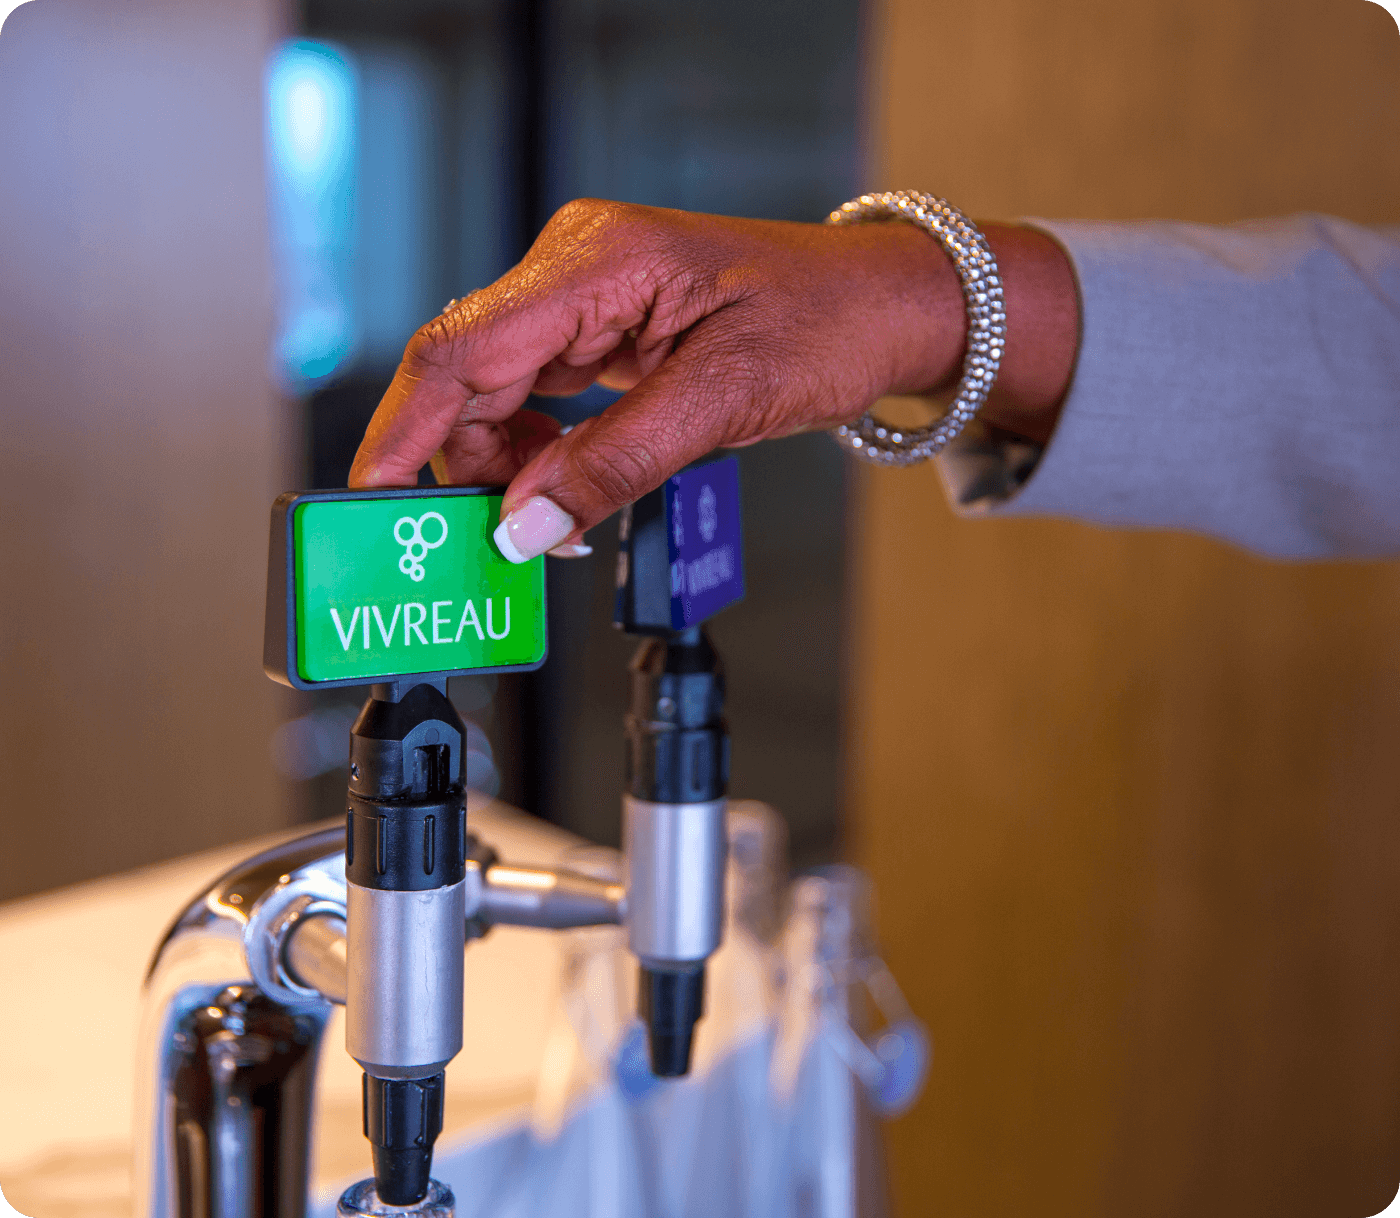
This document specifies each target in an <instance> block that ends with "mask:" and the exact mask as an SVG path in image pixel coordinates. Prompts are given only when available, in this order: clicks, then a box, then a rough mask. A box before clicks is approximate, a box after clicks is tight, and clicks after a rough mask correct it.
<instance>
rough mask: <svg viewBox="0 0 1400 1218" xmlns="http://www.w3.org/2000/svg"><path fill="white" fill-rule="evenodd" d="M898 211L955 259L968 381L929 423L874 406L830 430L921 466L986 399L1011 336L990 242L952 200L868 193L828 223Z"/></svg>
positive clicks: (853, 444)
mask: <svg viewBox="0 0 1400 1218" xmlns="http://www.w3.org/2000/svg"><path fill="white" fill-rule="evenodd" d="M884 217H892V218H894V219H897V220H908V221H909V222H910V223H911V224H917V225H918V226H919V227H920V228H921V229H923V230H924V231H925V232H926V233H928V234H929V236H931V237H933V238H934V239H935V240H936V241H937V242H938V243H939V245H941V246H942V247H943V249H944V252H946V253H947V255H948V257H949V258H951V259H952V260H953V266H954V267H955V268H956V269H957V272H958V278H959V279H960V280H961V281H962V290H963V300H964V301H965V302H966V303H967V353H966V354H965V355H964V356H963V369H962V380H961V381H960V382H959V384H958V391H957V393H956V394H955V395H954V397H953V401H952V404H951V405H950V406H949V407H948V411H947V413H946V414H944V416H943V417H942V418H941V419H938V420H937V421H935V422H934V423H931V424H930V425H929V426H927V427H920V428H915V429H913V430H897V429H895V428H892V427H887V426H885V425H884V424H883V423H881V422H880V421H879V420H878V419H876V418H875V416H874V415H873V414H871V413H870V412H869V411H868V410H867V411H866V412H865V413H864V414H863V415H861V417H860V418H859V419H857V420H856V421H855V422H854V423H847V424H842V426H840V427H837V428H836V429H835V430H834V431H833V432H832V433H831V434H832V435H833V436H834V437H835V438H836V442H837V443H838V444H840V445H841V447H843V448H845V449H848V450H849V451H850V452H852V453H854V454H855V455H856V456H858V457H862V458H864V459H865V460H866V461H870V462H873V463H874V464H876V465H916V464H918V463H919V462H920V461H927V460H928V459H929V458H930V457H933V456H937V455H938V453H940V452H942V451H943V449H944V448H946V447H947V446H948V444H949V443H950V442H951V441H952V440H953V439H954V437H956V436H957V434H958V433H959V432H960V431H962V429H963V428H964V427H966V426H967V424H968V423H969V422H970V421H971V420H972V418H973V416H975V415H976V414H977V411H978V410H979V409H981V407H982V403H983V402H985V401H986V400H987V394H988V393H989V392H990V391H991V388H992V382H993V381H995V380H996V375H997V369H998V368H999V367H1000V366H1001V353H1002V349H1003V346H1004V344H1005V341H1006V299H1005V297H1004V296H1003V295H1002V290H1001V275H1000V274H999V272H998V271H997V260H996V258H994V257H993V256H992V249H991V246H989V245H988V244H987V239H986V238H985V237H984V236H983V235H982V234H981V232H980V231H979V230H978V228H977V226H976V225H975V224H973V223H972V221H971V220H969V219H968V218H967V217H966V216H964V215H963V214H962V212H960V211H959V210H958V209H957V208H956V207H954V206H953V205H952V204H951V203H949V202H948V201H947V200H946V199H938V198H935V197H934V196H933V195H926V194H922V193H920V192H919V191H916V190H894V191H886V192H885V193H884V194H878V195H861V196H860V198H858V199H852V200H851V201H850V202H849V203H843V204H842V205H841V206H840V207H839V208H838V209H837V210H836V211H834V212H832V213H831V215H829V216H827V218H826V222H827V223H828V224H859V223H860V222H861V221H863V220H878V219H882V218H884Z"/></svg>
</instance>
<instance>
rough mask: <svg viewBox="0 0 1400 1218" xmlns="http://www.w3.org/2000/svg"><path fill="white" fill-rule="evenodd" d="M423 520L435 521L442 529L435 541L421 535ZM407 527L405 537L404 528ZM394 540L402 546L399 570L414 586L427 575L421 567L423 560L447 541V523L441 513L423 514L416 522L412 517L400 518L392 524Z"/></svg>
mask: <svg viewBox="0 0 1400 1218" xmlns="http://www.w3.org/2000/svg"><path fill="white" fill-rule="evenodd" d="M425 520H436V521H437V522H438V524H439V525H440V526H441V528H442V532H441V533H439V534H438V538H437V540H436V541H429V540H428V539H427V538H426V537H424V535H423V522H424V521H425ZM405 525H407V526H408V532H407V534H406V535H405V533H404V526H405ZM394 540H395V541H397V542H398V543H399V545H401V546H403V548H404V551H403V557H402V558H400V559H399V570H400V571H402V572H403V573H404V574H405V575H407V576H408V577H409V579H411V580H412V581H413V582H414V583H415V584H419V583H422V582H423V576H424V575H425V574H426V573H427V572H426V569H425V568H424V566H423V559H425V558H426V557H427V556H428V551H429V550H436V549H437V548H438V546H440V545H442V543H443V542H444V541H446V540H447V521H446V520H445V519H444V518H443V515H442V513H441V512H424V513H423V514H422V515H421V516H419V517H418V519H417V520H414V518H413V517H412V516H400V517H399V518H398V520H397V521H396V522H395V523H394Z"/></svg>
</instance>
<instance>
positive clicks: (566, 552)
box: [545, 544, 593, 558]
mask: <svg viewBox="0 0 1400 1218" xmlns="http://www.w3.org/2000/svg"><path fill="white" fill-rule="evenodd" d="M545 553H546V554H548V555H549V556H550V558H587V557H588V556H589V555H590V554H592V553H593V547H592V546H581V545H577V544H575V545H563V546H555V547H554V549H552V550H546V551H545Z"/></svg>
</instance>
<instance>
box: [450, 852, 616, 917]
mask: <svg viewBox="0 0 1400 1218" xmlns="http://www.w3.org/2000/svg"><path fill="white" fill-rule="evenodd" d="M626 911H627V890H626V889H625V888H624V887H623V886H622V885H621V884H611V883H608V882H607V881H606V880H598V879H594V878H593V877H592V876H587V875H580V874H579V873H578V872H574V871H561V870H557V869H554V868H548V867H516V866H513V865H511V864H509V863H493V864H491V865H490V866H488V867H487V868H486V869H485V871H484V872H483V874H482V884H481V890H480V898H479V901H478V903H477V905H476V907H475V910H473V909H472V908H471V906H470V905H469V906H468V909H467V920H468V923H470V922H471V921H472V920H473V917H475V919H476V920H477V921H478V922H480V923H481V924H483V925H485V926H536V927H540V928H541V929H544V930H570V929H572V928H574V927H578V926H618V925H620V924H621V923H622V919H623V917H624V916H625V915H626Z"/></svg>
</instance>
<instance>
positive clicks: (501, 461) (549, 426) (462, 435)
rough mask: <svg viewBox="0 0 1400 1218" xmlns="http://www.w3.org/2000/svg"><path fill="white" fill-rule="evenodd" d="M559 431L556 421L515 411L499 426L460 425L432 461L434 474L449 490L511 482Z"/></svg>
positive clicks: (475, 421) (469, 422) (473, 422)
mask: <svg viewBox="0 0 1400 1218" xmlns="http://www.w3.org/2000/svg"><path fill="white" fill-rule="evenodd" d="M559 431H560V426H559V423H558V422H557V421H556V420H554V419H551V418H550V417H549V416H548V415H547V414H540V413H539V412H538V411H535V410H519V411H516V413H515V414H513V415H511V416H510V417H509V418H507V419H504V420H502V421H501V422H499V423H492V422H487V421H485V420H478V419H468V420H466V421H459V422H458V423H456V424H454V425H453V426H452V428H451V430H450V431H449V432H448V433H447V436H446V438H445V439H444V440H443V442H442V447H441V448H440V449H439V450H438V453H437V454H436V455H435V456H434V457H433V474H434V475H435V476H436V477H437V480H438V482H439V483H441V484H443V485H448V486H469V485H473V484H476V485H490V484H491V483H506V482H510V481H511V479H513V478H514V477H515V476H516V474H518V473H519V472H520V471H521V469H522V468H524V466H525V465H527V464H528V463H529V462H530V460H531V459H532V458H534V457H535V456H536V455H537V454H538V453H539V452H540V451H541V450H543V449H544V448H545V446H546V445H548V444H549V443H550V441H552V440H553V439H555V438H556V437H557V436H558V435H559Z"/></svg>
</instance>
